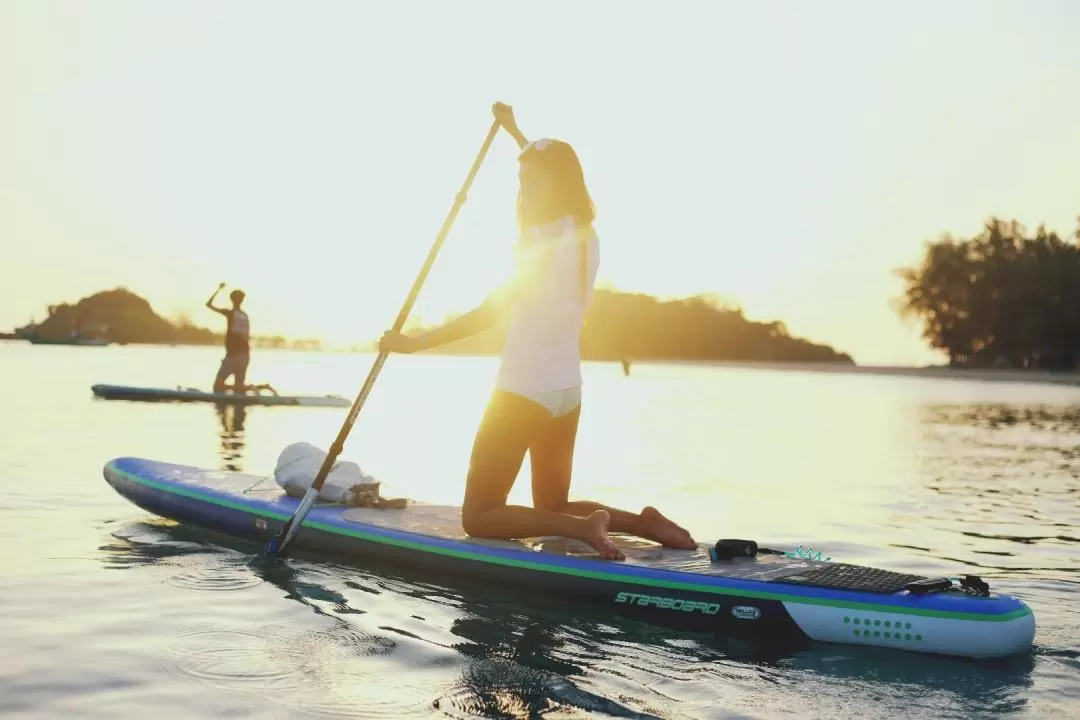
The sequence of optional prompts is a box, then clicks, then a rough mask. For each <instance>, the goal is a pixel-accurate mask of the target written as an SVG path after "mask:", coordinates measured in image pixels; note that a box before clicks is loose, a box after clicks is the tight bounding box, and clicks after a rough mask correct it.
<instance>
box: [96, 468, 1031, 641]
mask: <svg viewBox="0 0 1080 720" xmlns="http://www.w3.org/2000/svg"><path fill="white" fill-rule="evenodd" d="M104 475H105V479H106V481H108V483H109V484H110V485H112V487H113V488H114V489H115V490H116V491H117V492H118V493H120V494H121V495H123V496H124V497H126V498H127V499H128V500H130V501H132V502H133V503H135V504H136V505H138V506H139V507H141V508H143V509H145V510H148V511H149V512H152V513H154V514H157V515H160V516H162V517H166V518H170V519H172V520H175V521H177V522H181V523H187V524H191V525H197V526H201V527H204V528H207V529H210V530H214V531H218V532H222V533H226V534H228V535H232V536H235V537H237V538H242V539H246V540H251V541H254V542H258V543H263V542H265V541H266V540H268V539H269V538H270V537H271V536H272V535H274V534H275V533H277V532H278V531H279V530H280V529H281V527H282V526H283V525H284V524H285V523H286V522H287V521H288V520H289V518H290V517H292V515H293V513H294V511H295V510H296V507H297V505H298V502H299V501H298V500H296V499H294V498H290V497H288V496H286V495H285V494H284V493H282V492H280V491H279V490H278V489H277V488H274V489H273V490H272V491H271V492H259V493H248V492H245V490H246V489H247V488H250V487H252V486H253V485H257V484H258V482H259V478H258V477H256V476H253V475H246V474H243V473H231V472H219V471H215V470H203V469H199V468H195V467H189V466H185V465H174V464H171V463H165V462H158V461H155V460H146V459H141V458H131V457H126V458H118V459H115V460H112V461H110V462H109V463H108V464H106V465H105V468H104ZM612 539H613V540H614V541H616V542H617V543H618V544H619V545H620V546H621V547H623V548H624V552H625V554H626V560H625V561H622V562H611V561H604V560H600V559H599V557H598V556H597V555H596V554H595V552H593V551H592V550H591V548H588V547H587V546H585V545H584V544H581V543H578V542H576V541H570V540H567V539H564V538H537V539H533V540H528V541H521V542H514V541H487V540H475V539H471V538H468V537H467V536H465V534H464V533H463V532H462V530H461V510H460V508H458V507H447V506H436V505H426V504H422V503H415V504H412V505H409V506H408V507H406V508H405V509H396V510H385V509H368V508H357V507H350V506H346V505H318V506H316V507H314V508H312V510H311V512H310V513H309V514H308V515H307V518H306V519H305V520H304V523H303V525H302V526H301V527H300V528H299V530H298V532H297V534H296V537H295V540H294V541H293V542H294V543H295V544H296V547H298V548H300V549H301V550H304V551H307V552H311V553H320V554H324V555H330V556H337V557H341V556H346V557H350V558H352V559H354V560H361V561H364V560H366V561H378V560H385V561H387V562H392V563H394V564H395V566H398V567H408V568H412V569H415V570H418V571H422V572H425V573H431V574H438V575H442V576H443V577H445V578H447V579H450V580H453V579H454V578H455V577H457V578H460V577H469V578H471V579H473V580H475V581H478V582H491V583H493V584H497V585H498V586H500V587H508V586H514V587H518V586H520V587H530V588H533V589H535V590H536V591H537V592H539V593H543V596H544V598H545V601H546V602H548V603H549V604H550V603H553V602H556V601H577V600H584V601H591V602H593V603H599V604H601V605H606V606H608V607H609V608H610V609H611V610H612V611H613V612H615V613H618V614H620V615H629V616H632V617H636V618H638V619H641V620H645V621H647V622H650V623H653V624H656V625H663V626H667V627H672V628H677V629H687V630H709V631H715V632H718V633H720V634H727V635H733V636H742V637H749V638H751V639H760V640H764V641H770V640H771V641H780V642H784V643H798V642H804V641H807V640H816V641H821V642H831V643H846V644H855V645H875V646H879V647H891V648H898V649H902V650H910V651H917V652H924V653H939V654H945V655H957V656H967V657H976V658H987V657H1001V656H1005V655H1011V654H1014V653H1024V652H1028V651H1029V650H1030V647H1031V643H1032V640H1033V639H1034V636H1035V617H1034V615H1033V614H1032V612H1031V609H1030V608H1029V607H1028V606H1027V605H1026V604H1024V603H1023V602H1022V601H1021V600H1019V599H1017V598H1015V597H1011V596H1009V595H998V594H994V593H991V592H990V591H989V588H988V587H987V586H986V584H985V583H983V582H981V581H980V580H979V579H978V578H972V577H970V576H969V577H968V578H965V579H964V581H963V584H962V585H961V584H959V583H956V582H953V581H951V580H950V579H948V578H927V577H922V576H918V575H907V574H902V573H895V572H890V571H888V570H879V569H877V568H870V567H861V566H857V565H848V564H844V563H834V562H823V561H817V560H814V559H811V558H805V557H790V556H788V555H784V554H762V553H758V554H757V555H756V556H754V557H735V558H734V559H724V558H726V557H732V556H733V555H737V554H738V553H732V552H729V551H730V550H731V548H730V547H729V546H728V545H724V544H721V543H718V544H717V546H716V547H715V548H711V547H707V546H702V547H699V548H698V549H697V550H668V549H664V548H661V547H658V546H656V545H654V544H652V543H646V542H644V541H639V540H636V539H631V538H628V537H625V536H619V535H613V536H612Z"/></svg>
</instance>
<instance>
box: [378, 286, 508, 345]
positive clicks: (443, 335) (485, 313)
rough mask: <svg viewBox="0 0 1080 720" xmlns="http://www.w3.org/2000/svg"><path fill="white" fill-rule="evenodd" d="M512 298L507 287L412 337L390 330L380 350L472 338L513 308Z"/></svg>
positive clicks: (493, 324)
mask: <svg viewBox="0 0 1080 720" xmlns="http://www.w3.org/2000/svg"><path fill="white" fill-rule="evenodd" d="M512 298H513V296H512V294H511V293H510V291H509V289H508V288H507V287H503V288H500V289H499V290H497V291H495V292H494V293H492V294H491V296H489V297H488V299H487V300H485V301H484V302H483V304H481V305H480V306H479V307H476V308H473V309H472V310H470V311H469V312H467V313H465V314H464V315H460V316H458V317H456V318H454V319H453V320H451V321H450V322H448V323H446V324H445V325H442V326H440V327H437V328H435V329H434V330H429V331H427V332H425V333H421V334H420V335H415V336H411V337H410V336H408V335H404V334H402V333H395V332H393V331H390V332H387V333H386V334H385V335H383V337H382V340H381V341H380V342H379V350H381V351H383V352H396V353H415V352H422V351H424V350H430V349H431V348H435V347H439V346H440V345H446V344H448V343H452V342H457V341H458V340H464V339H465V338H468V337H472V336H473V335H476V334H478V333H482V332H484V331H485V330H488V329H490V328H492V327H494V326H495V325H496V324H497V323H498V322H499V321H500V320H501V319H502V318H503V316H504V315H505V314H506V312H507V311H508V310H509V308H510V305H511V303H512Z"/></svg>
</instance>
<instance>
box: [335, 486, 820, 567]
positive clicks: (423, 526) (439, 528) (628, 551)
mask: <svg viewBox="0 0 1080 720" xmlns="http://www.w3.org/2000/svg"><path fill="white" fill-rule="evenodd" d="M342 508H343V509H342V513H341V518H342V519H343V520H346V521H348V522H353V523H358V524H363V525H377V526H379V527H384V528H389V529H392V530H402V531H405V532H412V533H418V534H421V535H427V536H430V537H438V538H441V539H444V540H455V541H458V542H466V543H470V544H477V545H486V546H489V547H514V548H518V549H527V550H532V551H533V552H544V553H550V554H553V555H569V556H574V557H582V558H598V557H599V555H598V554H597V552H596V550H594V549H593V548H592V547H590V546H589V545H588V544H586V543H584V542H582V541H580V540H574V539H572V538H565V537H539V538H526V539H523V540H517V541H513V540H486V539H478V538H470V537H469V536H468V535H466V534H465V531H464V530H462V529H461V508H460V507H457V506H453V505H428V504H426V503H411V504H410V505H409V506H408V507H407V508H404V509H398V510H378V509H374V508H357V507H348V506H342ZM609 537H610V538H611V540H612V542H614V543H615V544H616V545H618V546H619V549H621V550H622V551H623V554H625V555H626V560H624V561H623V562H625V563H628V564H631V565H639V566H642V567H649V568H655V569H663V570H676V571H682V572H692V573H696V574H699V575H714V576H717V577H728V578H738V579H741V580H757V581H759V582H774V581H777V580H780V579H783V578H785V577H788V576H797V575H803V574H807V573H809V572H810V571H811V570H813V568H814V567H815V566H820V565H821V564H822V563H821V562H815V561H812V560H805V559H796V558H788V557H784V556H781V555H759V556H757V557H756V558H738V559H736V560H731V561H724V562H719V563H714V562H712V561H711V560H710V559H709V553H708V548H707V547H704V546H699V547H698V548H697V549H695V550H672V549H669V548H665V547H663V546H661V545H659V544H658V543H654V542H652V541H649V540H644V539H641V538H638V537H634V536H632V535H623V534H620V533H611V534H610V536H609Z"/></svg>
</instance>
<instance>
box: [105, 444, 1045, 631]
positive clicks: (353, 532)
mask: <svg viewBox="0 0 1080 720" xmlns="http://www.w3.org/2000/svg"><path fill="white" fill-rule="evenodd" d="M107 467H108V469H109V470H111V471H112V472H115V473H117V474H119V475H122V476H123V477H125V478H127V479H128V480H130V481H131V482H134V483H137V484H139V485H144V486H146V487H151V488H154V489H156V490H160V491H162V492H167V493H171V494H173V495H182V496H184V497H189V498H193V499H196V500H201V501H203V502H207V503H212V504H214V505H218V506H221V507H227V508H230V509H232V510H239V511H241V512H245V513H247V514H249V515H258V516H260V517H266V518H272V519H274V520H280V521H282V522H285V521H287V520H288V519H289V518H290V517H291V514H285V513H280V512H274V511H273V510H267V509H263V508H255V507H252V506H251V505H249V504H246V503H240V502H235V501H233V500H228V499H225V498H218V497H213V496H210V495H207V494H205V493H203V492H200V490H199V489H198V488H197V486H187V485H183V484H179V483H169V482H160V481H158V480H152V479H150V478H145V477H140V476H138V475H133V474H132V473H129V472H127V471H125V470H121V469H120V468H118V467H116V466H115V465H113V464H112V463H109V465H108V466H107ZM301 527H308V528H313V529H316V530H322V531H324V532H328V533H332V534H334V535H343V536H346V537H355V538H359V539H362V540H367V541H370V542H374V543H379V544H382V545H392V546H395V547H400V548H406V549H409V550H417V551H420V552H426V553H432V554H435V555H443V556H446V557H453V558H457V559H460V560H471V561H474V562H484V563H488V564H492V565H503V566H507V567H515V568H521V569H524V570H532V571H536V572H546V573H555V574H559V575H571V576H574V577H581V578H588V579H590V580H603V581H608V582H621V583H628V584H632V585H644V586H646V587H656V588H665V589H668V590H686V591H690V592H700V593H707V594H712V595H732V596H736V597H740V598H754V599H756V600H776V601H779V602H785V603H794V604H799V605H822V606H825V607H834V608H844V609H851V610H864V611H869V612H881V613H894V614H900V615H918V616H922V617H934V618H943V619H948V620H972V621H976V622H1009V621H1010V620H1015V619H1017V618H1021V617H1025V616H1027V615H1030V614H1031V608H1029V607H1028V606H1027V605H1024V606H1023V607H1020V608H1018V609H1016V610H1013V611H1011V612H1008V613H1002V614H999V615H984V614H979V613H967V612H956V611H950V610H929V609H924V608H914V607H904V606H899V605H879V604H876V603H863V602H853V601H849V600H830V599H825V598H816V597H806V596H803V595H791V594H788V593H782V592H769V591H760V590H736V589H733V588H725V587H717V586H714V585H699V584H697V583H688V582H679V581H677V580H658V579H655V578H646V577H636V576H631V575H622V574H618V573H610V572H604V571H602V570H589V569H586V568H570V567H562V566H558V565H551V564H548V563H539V562H530V561H528V560H516V559H513V558H505V557H499V556H492V555H485V554H482V553H476V552H470V551H468V550H458V549H454V548H443V547H437V546H433V545H429V544H427V543H423V542H416V541H413V540H401V539H397V538H392V537H387V536H384V535H377V534H372V533H367V532H364V531H363V530H360V529H354V528H346V527H340V526H337V525H328V524H326V523H321V522H313V521H311V520H309V519H305V520H304V522H303V524H302V525H301Z"/></svg>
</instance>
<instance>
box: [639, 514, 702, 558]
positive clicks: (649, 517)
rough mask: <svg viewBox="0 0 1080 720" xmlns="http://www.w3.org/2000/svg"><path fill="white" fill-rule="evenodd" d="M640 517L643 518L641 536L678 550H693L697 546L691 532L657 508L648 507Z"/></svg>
mask: <svg viewBox="0 0 1080 720" xmlns="http://www.w3.org/2000/svg"><path fill="white" fill-rule="evenodd" d="M638 517H640V518H641V525H640V527H639V529H640V532H639V533H638V534H639V535H641V537H643V538H648V539H649V540H653V541H655V542H658V543H660V544H662V545H663V546H664V547H669V548H675V549H678V550H693V549H694V548H696V547H697V543H696V542H694V538H692V537H691V536H690V533H688V532H687V531H686V530H684V529H683V528H681V527H679V526H678V525H676V524H675V523H673V522H672V521H671V520H669V519H667V518H666V517H664V515H663V514H661V512H660V511H659V510H657V509H656V508H654V507H647V508H645V509H644V510H642V511H641V514H640V515H639V516H638Z"/></svg>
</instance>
